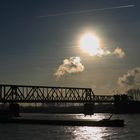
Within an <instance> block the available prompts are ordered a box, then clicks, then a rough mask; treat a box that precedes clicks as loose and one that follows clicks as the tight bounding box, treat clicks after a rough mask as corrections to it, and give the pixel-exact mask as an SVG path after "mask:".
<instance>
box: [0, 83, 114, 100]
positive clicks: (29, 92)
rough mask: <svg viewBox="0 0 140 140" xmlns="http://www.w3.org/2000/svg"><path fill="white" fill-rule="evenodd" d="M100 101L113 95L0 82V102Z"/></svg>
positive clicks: (68, 88) (87, 90)
mask: <svg viewBox="0 0 140 140" xmlns="http://www.w3.org/2000/svg"><path fill="white" fill-rule="evenodd" d="M45 102H46V103H49V102H72V103H88V102H89V103H92V102H93V103H101V102H105V103H106V102H112V103H113V102H114V96H109V95H95V94H94V92H93V91H92V89H91V88H74V87H49V86H28V85H6V84H0V103H45Z"/></svg>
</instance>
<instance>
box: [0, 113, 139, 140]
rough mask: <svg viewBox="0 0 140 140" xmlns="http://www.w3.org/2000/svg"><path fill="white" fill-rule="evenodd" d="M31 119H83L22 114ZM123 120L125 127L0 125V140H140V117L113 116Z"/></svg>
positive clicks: (99, 117) (97, 115)
mask: <svg viewBox="0 0 140 140" xmlns="http://www.w3.org/2000/svg"><path fill="white" fill-rule="evenodd" d="M23 115H24V116H25V117H31V118H32V117H33V118H36V117H37V118H40V119H42V118H44V117H45V118H73V119H75V118H83V119H85V117H84V116H83V115H61V116H60V115H55V116H54V115H42V114H36V115H33V114H30V115H29V114H28V115H26V114H23ZM107 117H109V114H95V115H94V116H92V117H89V116H87V117H86V119H87V118H88V119H102V118H107ZM113 118H114V119H116V118H120V119H124V120H125V123H126V125H125V127H118V128H113V127H79V126H78V127H77V126H74V127H73V126H71V127H70V126H49V125H21V124H0V140H118V139H119V140H140V115H138V114H134V115H114V116H113Z"/></svg>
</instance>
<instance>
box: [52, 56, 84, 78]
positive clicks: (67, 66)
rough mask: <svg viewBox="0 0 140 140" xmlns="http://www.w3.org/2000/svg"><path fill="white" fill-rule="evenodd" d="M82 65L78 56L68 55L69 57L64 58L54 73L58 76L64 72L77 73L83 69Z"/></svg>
mask: <svg viewBox="0 0 140 140" xmlns="http://www.w3.org/2000/svg"><path fill="white" fill-rule="evenodd" d="M84 69H85V68H84V65H83V64H82V63H81V59H80V57H70V58H69V59H64V60H63V64H61V65H60V66H59V67H58V69H57V71H56V72H55V73H54V75H55V76H56V77H57V78H60V77H61V76H63V75H64V74H66V73H68V74H72V73H79V72H82V71H84Z"/></svg>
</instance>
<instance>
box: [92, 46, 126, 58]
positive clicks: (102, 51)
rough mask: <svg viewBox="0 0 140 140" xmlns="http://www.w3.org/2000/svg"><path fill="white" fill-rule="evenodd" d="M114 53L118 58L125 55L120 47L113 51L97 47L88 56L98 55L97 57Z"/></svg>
mask: <svg viewBox="0 0 140 140" xmlns="http://www.w3.org/2000/svg"><path fill="white" fill-rule="evenodd" d="M113 55H116V56H117V57H119V58H123V57H124V56H125V52H124V51H123V49H122V48H119V47H117V48H115V50H114V51H109V50H107V49H106V48H100V47H99V48H98V50H97V51H96V53H94V54H92V55H90V56H98V57H103V56H113Z"/></svg>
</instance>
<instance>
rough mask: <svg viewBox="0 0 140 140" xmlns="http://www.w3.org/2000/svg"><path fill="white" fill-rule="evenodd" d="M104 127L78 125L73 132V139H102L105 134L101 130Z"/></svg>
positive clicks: (103, 129)
mask: <svg viewBox="0 0 140 140" xmlns="http://www.w3.org/2000/svg"><path fill="white" fill-rule="evenodd" d="M104 131H105V127H78V128H76V129H75V131H74V132H73V134H74V135H75V136H76V137H75V138H74V139H75V140H79V139H82V140H93V139H94V140H102V139H103V137H104V136H105V135H108V134H104V133H103V132H104Z"/></svg>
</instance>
